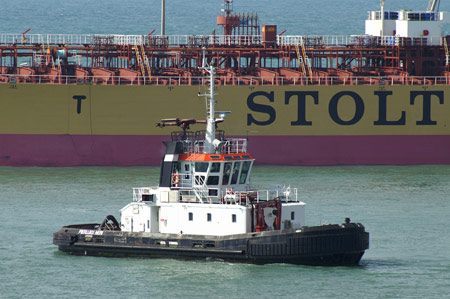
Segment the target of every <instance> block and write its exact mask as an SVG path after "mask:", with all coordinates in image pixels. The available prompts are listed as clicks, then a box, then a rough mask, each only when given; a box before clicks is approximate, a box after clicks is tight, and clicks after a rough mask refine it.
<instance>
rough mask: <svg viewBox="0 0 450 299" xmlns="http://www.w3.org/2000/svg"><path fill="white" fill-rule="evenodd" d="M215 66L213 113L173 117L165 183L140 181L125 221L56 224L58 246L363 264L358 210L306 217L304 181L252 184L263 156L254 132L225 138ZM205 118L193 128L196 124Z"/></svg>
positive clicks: (364, 236) (95, 251) (365, 240)
mask: <svg viewBox="0 0 450 299" xmlns="http://www.w3.org/2000/svg"><path fill="white" fill-rule="evenodd" d="M202 69H203V70H204V71H205V72H207V73H208V74H209V81H210V86H209V93H208V94H206V95H201V96H204V97H205V98H206V99H207V101H206V102H207V119H206V120H196V119H164V120H162V121H161V123H159V124H158V126H160V127H166V126H179V127H180V128H181V129H182V130H181V131H178V132H172V134H171V137H172V141H168V142H164V144H165V146H166V153H165V155H164V158H163V161H162V163H161V174H160V180H159V186H158V187H147V188H134V189H133V201H132V202H131V203H129V204H128V205H126V206H125V207H124V208H122V209H121V211H120V212H121V215H120V222H118V221H117V220H116V219H115V218H114V216H111V215H108V216H107V217H106V218H105V219H104V220H103V222H102V223H99V224H79V225H68V226H63V227H62V228H61V229H60V230H59V231H58V232H55V233H54V234H53V244H55V245H57V246H58V248H59V250H61V251H64V252H67V253H69V254H74V255H91V256H114V257H121V256H133V257H153V258H161V257H170V258H183V259H205V258H212V259H219V260H224V261H230V262H244V263H255V264H266V263H289V264H302V265H321V266H336V265H357V264H358V263H359V261H360V260H361V257H362V256H363V254H364V252H365V250H366V249H368V248H369V233H368V232H366V231H365V228H364V226H363V225H362V224H360V223H352V222H350V219H349V218H346V219H345V223H343V224H341V225H338V224H334V225H320V226H311V227H310V226H305V203H304V202H302V201H300V200H299V199H298V190H297V189H296V188H290V187H281V186H274V187H272V188H267V189H266V190H261V189H256V188H252V187H251V185H250V183H249V177H250V173H251V170H252V166H253V163H254V160H255V159H254V158H253V156H252V155H251V154H250V153H248V152H247V140H246V139H233V138H225V135H224V132H223V131H221V130H218V129H217V124H218V123H220V122H223V121H224V118H225V115H226V114H227V113H228V112H218V114H219V117H218V118H216V117H215V115H216V112H215V104H216V100H215V94H214V81H215V68H214V67H213V66H208V67H206V66H205V64H204V67H202ZM197 123H201V124H206V130H203V131H196V132H192V131H189V129H190V126H191V125H194V124H197Z"/></svg>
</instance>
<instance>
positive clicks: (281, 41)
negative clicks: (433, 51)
mask: <svg viewBox="0 0 450 299" xmlns="http://www.w3.org/2000/svg"><path fill="white" fill-rule="evenodd" d="M302 39H303V40H304V42H305V46H306V47H307V48H308V47H312V46H336V47H346V46H349V45H370V46H373V45H427V44H428V45H441V46H442V45H443V41H442V37H441V36H426V37H424V36H415V37H399V36H383V37H378V36H371V35H304V36H301V35H292V36H287V35H282V36H278V37H277V45H278V46H287V45H297V44H299V41H300V40H302ZM10 44H19V45H20V44H22V45H33V44H39V45H42V44H45V45H73V46H76V45H86V44H91V45H141V44H144V45H155V46H158V45H159V46H167V47H169V46H170V47H179V46H221V45H225V46H226V45H233V46H236V45H237V46H239V45H241V46H245V45H247V46H248V45H262V44H263V39H262V36H261V35H164V36H161V35H152V36H148V35H118V34H26V35H23V34H19V33H0V45H10Z"/></svg>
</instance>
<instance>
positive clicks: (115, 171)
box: [0, 0, 450, 298]
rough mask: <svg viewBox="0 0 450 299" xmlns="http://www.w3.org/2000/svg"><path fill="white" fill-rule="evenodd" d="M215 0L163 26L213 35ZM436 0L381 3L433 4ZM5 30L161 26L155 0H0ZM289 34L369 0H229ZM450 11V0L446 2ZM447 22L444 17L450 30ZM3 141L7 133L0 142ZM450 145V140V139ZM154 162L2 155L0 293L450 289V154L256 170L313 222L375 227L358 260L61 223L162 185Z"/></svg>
mask: <svg viewBox="0 0 450 299" xmlns="http://www.w3.org/2000/svg"><path fill="white" fill-rule="evenodd" d="M221 2H222V1H219V0H215V1H212V0H198V1H195V0H194V1H181V0H172V1H171V0H166V6H167V25H166V31H167V34H177V35H178V34H179V35H183V34H211V33H212V31H213V30H214V29H216V31H217V32H218V33H219V32H220V31H219V28H216V27H215V26H214V24H215V16H216V15H217V14H219V13H220V4H221ZM427 2H428V1H418V0H414V1H407V0H397V1H387V3H386V9H391V10H399V9H403V8H405V9H413V10H425V9H426V5H427ZM0 3H1V8H2V9H1V12H2V13H1V15H0V32H3V33H22V32H24V31H26V30H27V29H28V28H31V31H30V32H29V33H30V34H32V33H34V34H44V33H53V34H56V33H64V34H92V33H108V34H148V33H150V32H151V31H153V30H154V29H156V30H157V32H159V30H160V29H159V28H160V27H159V26H160V25H159V22H160V18H159V11H160V1H159V0H148V1H144V0H136V1H118V0H108V1H107V0H97V1H91V0H89V1H88V0H78V1H50V0H40V1H30V0H15V1H1V2H0ZM234 3H235V5H234V8H235V10H236V12H241V11H250V12H252V11H253V12H258V14H259V17H260V22H261V23H263V24H277V25H278V28H279V32H281V31H282V30H287V32H286V34H287V35H295V34H300V35H310V34H311V35H314V34H318V35H348V34H361V33H364V19H365V18H366V16H367V11H368V10H377V9H378V8H379V3H378V1H375V0H373V1H372V0H371V1H368V0H364V1H362V0H360V1H357V0H346V1H336V0H321V1H320V0H304V1H302V0H284V1H273V0H272V1H269V0H235V1H234ZM441 10H443V11H445V10H446V11H450V3H448V2H444V1H443V3H442V4H441ZM447 28H448V27H445V30H446V29H447ZM0 146H1V145H0ZM449 151H450V149H449ZM158 176H159V168H158V167H129V168H115V167H103V168H99V167H75V168H11V167H0V298H106V297H109V298H170V297H172V298H192V297H196V298H208V297H213V298H278V297H283V298H326V297H328V298H445V297H449V296H450V295H449V294H450V232H449V227H450V166H401V167H400V166H347V167H341V166H339V167H289V166H283V167H266V166H257V167H255V168H254V173H253V180H252V183H253V184H254V185H256V186H260V187H265V186H267V185H270V184H274V183H282V184H284V185H290V186H291V187H297V188H299V194H300V198H301V200H303V201H305V202H306V203H307V208H306V217H307V225H318V224H326V223H341V222H343V221H344V218H345V217H350V218H351V219H352V221H355V222H361V223H363V224H364V225H365V226H366V229H367V230H368V231H369V232H370V249H369V250H367V251H366V254H365V255H364V256H363V258H362V261H361V264H360V266H357V267H332V268H329V267H307V266H294V265H285V264H275V265H264V266H258V265H248V264H231V263H226V262H221V261H208V260H200V261H180V260H173V259H133V258H117V259H112V258H96V257H77V256H70V255H67V254H64V253H61V252H59V251H58V250H57V247H56V246H54V245H52V234H53V232H55V231H57V230H58V229H59V228H60V227H61V226H63V225H66V224H74V223H89V222H100V221H102V220H103V218H104V217H105V216H106V215H108V214H113V215H115V216H116V217H119V210H120V208H121V207H123V206H125V205H126V204H127V203H128V202H129V201H131V199H132V189H131V188H132V187H143V186H152V185H156V184H157V182H158Z"/></svg>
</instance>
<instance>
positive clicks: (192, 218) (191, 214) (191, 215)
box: [189, 212, 194, 221]
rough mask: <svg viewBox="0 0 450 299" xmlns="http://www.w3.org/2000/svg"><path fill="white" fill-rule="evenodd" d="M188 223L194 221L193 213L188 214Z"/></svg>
mask: <svg viewBox="0 0 450 299" xmlns="http://www.w3.org/2000/svg"><path fill="white" fill-rule="evenodd" d="M189 221H194V213H192V212H189Z"/></svg>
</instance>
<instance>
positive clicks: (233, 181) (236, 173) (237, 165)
mask: <svg viewBox="0 0 450 299" xmlns="http://www.w3.org/2000/svg"><path fill="white" fill-rule="evenodd" d="M240 168H241V162H235V163H234V167H233V176H232V177H231V184H232V185H234V184H236V183H237V179H238V176H239V170H240Z"/></svg>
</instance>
